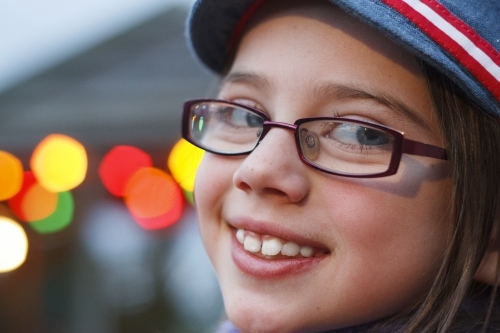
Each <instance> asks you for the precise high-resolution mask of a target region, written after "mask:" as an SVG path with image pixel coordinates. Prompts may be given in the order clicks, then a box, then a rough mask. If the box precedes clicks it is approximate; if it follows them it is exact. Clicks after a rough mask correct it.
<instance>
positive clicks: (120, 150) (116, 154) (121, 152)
mask: <svg viewBox="0 0 500 333" xmlns="http://www.w3.org/2000/svg"><path fill="white" fill-rule="evenodd" d="M151 166H153V161H152V159H151V156H150V155H149V154H147V153H146V152H144V151H142V150H140V149H139V148H135V147H132V146H117V147H114V148H113V149H111V150H110V151H109V152H108V153H107V154H106V155H105V156H104V158H103V159H102V161H101V164H100V166H99V171H98V172H99V177H100V178H101V181H102V183H103V185H104V187H105V188H106V189H107V190H108V191H109V192H110V193H111V194H113V195H114V196H117V197H123V196H124V195H125V187H126V185H127V182H128V181H129V179H130V178H131V177H132V175H133V174H135V173H136V172H137V171H138V170H139V169H141V168H144V167H151Z"/></svg>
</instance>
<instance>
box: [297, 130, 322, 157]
mask: <svg viewBox="0 0 500 333" xmlns="http://www.w3.org/2000/svg"><path fill="white" fill-rule="evenodd" d="M300 148H301V150H302V154H303V155H304V157H305V158H306V159H307V160H309V161H314V160H315V159H316V158H317V157H318V155H319V138H318V135H317V134H316V133H314V132H309V130H308V129H306V128H302V129H301V130H300Z"/></svg>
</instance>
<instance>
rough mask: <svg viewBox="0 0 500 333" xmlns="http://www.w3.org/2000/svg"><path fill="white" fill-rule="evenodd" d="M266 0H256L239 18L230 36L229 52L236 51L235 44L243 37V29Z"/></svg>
mask: <svg viewBox="0 0 500 333" xmlns="http://www.w3.org/2000/svg"><path fill="white" fill-rule="evenodd" d="M265 1H266V0H257V1H254V2H253V3H252V4H251V5H250V6H249V7H248V8H247V10H246V11H245V12H244V13H243V15H242V16H241V18H240V19H239V21H238V23H236V26H235V27H234V30H233V33H232V34H231V37H230V38H229V43H228V46H229V47H228V50H229V52H232V51H234V47H235V45H236V44H237V43H238V41H239V39H240V38H241V35H242V34H243V30H244V29H245V27H246V25H247V24H248V21H250V19H251V18H252V17H253V15H254V14H255V12H256V11H257V9H259V7H260V6H261V5H262V4H263V3H264V2H265Z"/></svg>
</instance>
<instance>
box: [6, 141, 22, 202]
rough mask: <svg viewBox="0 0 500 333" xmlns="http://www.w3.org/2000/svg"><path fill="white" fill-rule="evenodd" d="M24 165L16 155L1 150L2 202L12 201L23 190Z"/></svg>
mask: <svg viewBox="0 0 500 333" xmlns="http://www.w3.org/2000/svg"><path fill="white" fill-rule="evenodd" d="M22 183H23V165H22V163H21V161H20V160H19V159H18V158H17V157H15V156H14V155H12V154H10V153H8V152H6V151H1V150H0V201H3V200H7V199H10V198H11V197H13V196H14V195H16V193H17V192H19V191H20V190H21V186H22Z"/></svg>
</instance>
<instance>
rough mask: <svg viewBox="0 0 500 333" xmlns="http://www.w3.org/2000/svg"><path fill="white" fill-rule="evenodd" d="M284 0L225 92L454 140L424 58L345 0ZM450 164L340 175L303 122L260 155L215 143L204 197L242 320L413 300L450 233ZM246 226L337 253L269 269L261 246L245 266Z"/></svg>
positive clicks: (285, 328)
mask: <svg viewBox="0 0 500 333" xmlns="http://www.w3.org/2000/svg"><path fill="white" fill-rule="evenodd" d="M284 3H286V4H280V5H278V6H277V8H271V7H269V6H270V5H268V7H266V6H264V7H263V8H261V9H260V12H259V13H258V14H257V16H256V17H255V18H254V20H253V22H252V23H251V24H250V26H249V28H247V30H246V32H245V33H244V35H243V37H242V39H241V43H240V45H239V48H238V50H237V53H236V57H235V59H234V62H233V65H232V67H231V69H230V70H229V73H228V76H227V78H226V79H225V80H224V81H223V84H222V87H221V90H220V93H219V96H218V97H219V98H221V99H225V100H229V101H236V102H239V103H243V104H247V105H249V106H254V107H257V108H259V109H260V110H262V111H264V112H266V113H268V114H269V115H270V118H271V119H272V120H274V121H281V122H287V123H293V122H294V121H295V120H296V119H298V118H303V117H314V116H342V117H347V118H354V119H361V120H366V121H371V122H375V123H380V124H383V125H386V126H389V127H392V128H394V129H397V130H399V131H403V132H404V133H405V137H407V138H409V139H413V140H417V141H421V142H425V143H429V144H433V145H436V146H441V147H443V146H445V142H443V138H442V136H441V134H440V131H439V127H438V125H437V121H436V119H435V116H434V113H433V107H432V102H431V101H430V97H429V95H428V92H427V87H426V84H425V81H424V79H423V78H422V76H421V74H420V73H419V70H418V65H417V62H416V61H415V59H414V58H413V57H412V56H410V55H409V54H407V53H406V52H405V51H403V50H402V49H400V48H399V47H397V46H396V45H393V44H392V43H391V42H389V41H388V40H386V39H385V38H384V37H383V36H381V35H380V34H378V33H377V32H376V31H374V30H372V29H371V28H368V27H366V26H365V25H363V24H361V23H360V22H358V21H356V20H354V19H352V18H350V17H348V16H347V15H346V14H344V13H342V12H341V11H340V10H338V9H337V8H336V7H334V6H332V5H329V4H325V3H323V2H315V1H307V2H305V1H304V2H297V3H295V2H294V3H295V4H294V5H293V6H291V7H290V8H289V7H286V6H290V2H284ZM285 7H286V8H285ZM346 87H348V88H349V89H350V90H349V89H346ZM353 89H356V90H357V91H358V93H356V94H353V93H352V92H353ZM346 91H348V92H349V93H348V94H347V93H346ZM359 91H362V92H363V93H366V94H364V95H363V94H360V93H359ZM367 94H370V95H376V96H378V97H382V96H383V97H384V98H383V100H384V102H381V100H382V99H381V98H379V99H374V98H367V97H366V96H367ZM396 100H397V102H396ZM402 105H404V107H403V108H402V107H401V106H402ZM402 109H404V110H402ZM449 168H450V166H449V162H446V161H440V160H437V159H432V158H426V157H418V156H411V155H403V158H402V161H401V164H400V168H399V170H398V173H397V174H395V175H393V176H389V177H384V178H372V179H355V178H345V177H338V176H332V175H328V174H325V173H322V172H319V171H317V170H314V169H313V168H311V167H309V166H307V165H305V164H304V163H302V162H301V161H300V159H299V157H298V155H297V153H296V148H295V142H294V138H293V132H292V131H290V130H286V129H281V128H273V129H272V130H271V131H270V132H269V133H268V134H267V136H266V137H265V138H264V140H263V141H262V142H261V144H260V145H259V146H258V147H257V148H256V149H255V150H254V151H253V152H252V153H251V154H250V155H248V156H243V157H224V156H218V155H214V154H209V153H207V154H205V157H204V159H203V161H202V163H201V165H200V168H199V170H198V174H197V180H196V185H195V197H196V206H197V209H198V214H199V218H200V230H201V235H202V238H203V241H204V244H205V247H206V249H207V252H208V254H209V257H210V259H211V261H212V263H213V265H214V267H215V269H216V272H217V274H218V277H219V280H220V284H221V289H222V293H223V298H224V302H225V307H226V311H227V314H228V316H229V318H230V319H231V321H232V322H233V323H234V324H235V326H236V327H238V328H239V329H240V330H241V331H243V332H316V331H320V330H326V329H334V328H341V327H346V326H350V325H356V324H361V323H366V322H369V321H372V320H376V319H378V318H383V317H386V316H389V315H391V314H395V313H398V312H400V311H402V310H404V309H406V308H407V307H410V306H412V305H413V304H414V303H415V301H418V299H419V297H421V296H422V295H423V294H425V292H426V290H428V288H429V285H430V284H431V283H432V280H433V278H434V277H435V275H436V272H437V270H438V268H439V265H440V263H441V258H442V256H443V253H444V251H445V249H446V246H447V245H448V243H449V235H450V231H451V230H450V229H451V228H450V224H451V222H450V217H449V205H450V202H451V189H452V184H451V178H450V177H449ZM236 227H240V228H241V227H245V229H247V230H250V231H260V232H262V230H265V231H266V232H267V233H268V234H277V235H279V236H283V235H289V237H291V238H297V239H300V240H301V241H303V242H305V243H311V244H314V245H315V246H317V247H319V248H321V249H324V250H326V254H324V255H323V256H321V257H320V260H318V261H317V262H314V263H313V264H311V265H309V266H307V267H306V268H304V269H301V270H298V271H297V272H293V273H286V274H281V275H280V276H279V277H276V276H273V275H272V274H271V276H262V275H261V274H260V275H259V274H258V273H255V272H254V273H252V267H257V268H258V267H260V266H258V265H257V264H258V263H259V260H260V261H262V259H258V258H256V257H255V256H254V257H253V258H255V260H254V259H250V260H249V261H248V262H247V263H246V266H245V267H246V268H245V269H243V270H242V268H241V266H240V265H238V264H237V263H236V262H235V259H234V253H235V246H234V244H235V240H234V233H235V228H236ZM236 246H237V245H236ZM251 258H252V257H251ZM254 264H255V265H254Z"/></svg>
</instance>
